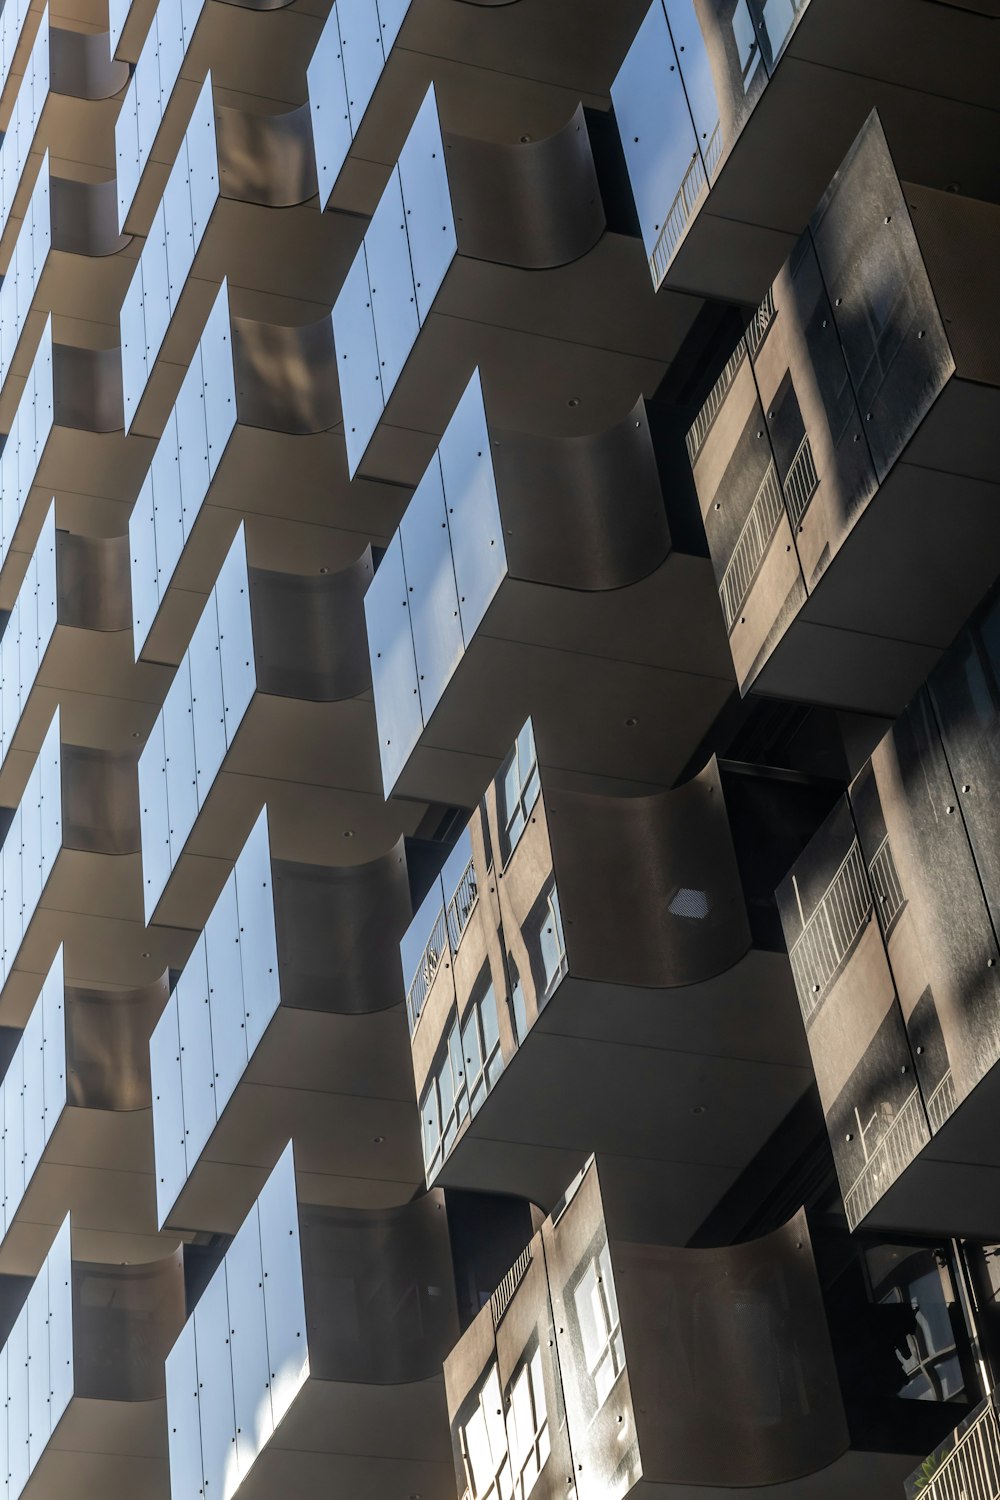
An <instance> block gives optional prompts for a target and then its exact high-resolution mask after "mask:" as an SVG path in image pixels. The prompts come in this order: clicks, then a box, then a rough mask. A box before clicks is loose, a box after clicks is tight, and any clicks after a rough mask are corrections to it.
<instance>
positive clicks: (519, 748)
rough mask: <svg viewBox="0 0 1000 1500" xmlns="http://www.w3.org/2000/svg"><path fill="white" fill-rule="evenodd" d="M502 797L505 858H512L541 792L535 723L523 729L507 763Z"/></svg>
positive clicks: (503, 770)
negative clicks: (511, 855) (533, 725)
mask: <svg viewBox="0 0 1000 1500" xmlns="http://www.w3.org/2000/svg"><path fill="white" fill-rule="evenodd" d="M498 780H499V784H500V796H499V799H498V801H499V803H500V805H499V807H498V809H497V813H498V817H499V821H500V830H501V843H502V844H503V851H504V858H505V859H509V858H510V854H511V851H512V849H513V848H514V847H515V845H516V844H517V841H518V839H519V838H520V837H521V834H522V832H523V830H524V826H525V824H526V823H527V821H528V814H529V812H530V811H531V809H532V807H533V806H534V803H535V799H536V798H537V796H538V792H539V781H538V760H537V756H536V754H535V734H534V730H533V729H532V727H531V720H530V719H529V720H528V722H527V724H525V726H524V728H523V729H522V730H521V733H520V734H519V735H518V737H517V742H516V744H515V745H514V748H513V750H512V751H511V752H510V754H509V755H508V757H507V759H506V760H505V761H504V763H503V766H502V767H501V769H500V775H499V778H498Z"/></svg>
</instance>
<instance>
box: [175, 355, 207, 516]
mask: <svg viewBox="0 0 1000 1500" xmlns="http://www.w3.org/2000/svg"><path fill="white" fill-rule="evenodd" d="M174 412H175V414H176V417H177V442H178V447H179V450H180V462H179V470H180V486H181V497H182V503H183V506H184V535H185V536H188V535H189V534H190V531H191V528H192V526H193V525H194V520H195V517H196V516H197V514H198V511H199V510H200V509H201V506H202V503H203V501H204V499H205V492H206V491H207V489H208V486H209V482H210V479H211V470H210V467H209V462H208V417H207V413H206V411H205V385H204V381H203V378H202V368H201V351H200V349H199V350H195V353H194V357H193V359H192V360H191V364H190V367H189V369H188V372H187V374H186V375H185V376H184V379H183V381H182V382H181V388H180V390H179V391H178V393H177V401H176V404H175V406H174Z"/></svg>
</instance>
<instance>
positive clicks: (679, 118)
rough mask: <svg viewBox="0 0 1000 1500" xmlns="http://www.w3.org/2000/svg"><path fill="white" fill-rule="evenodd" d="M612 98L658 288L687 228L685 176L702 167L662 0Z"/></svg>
mask: <svg viewBox="0 0 1000 1500" xmlns="http://www.w3.org/2000/svg"><path fill="white" fill-rule="evenodd" d="M611 102H612V104H613V105H614V110H615V118H616V120H617V122H618V129H619V132H620V134H621V141H622V149H623V150H624V153H625V164H626V167H627V169H628V175H629V181H630V182H631V184H632V196H633V197H634V199H635V207H636V212H637V214H638V216H639V224H640V227H641V229H642V242H643V244H644V245H645V247H646V255H647V256H648V258H649V263H650V267H651V270H652V275H653V284H654V286H659V284H660V282H661V281H662V279H663V276H664V273H665V272H666V269H667V266H668V265H669V264H670V261H671V259H672V258H673V254H674V251H675V250H676V248H677V245H678V244H679V243H680V239H681V236H682V235H683V232H684V229H685V228H686V227H687V214H686V212H685V208H686V202H687V200H686V199H685V197H684V195H683V193H682V188H683V185H684V182H685V178H687V177H688V174H689V173H692V179H691V185H692V187H693V186H694V182H693V176H694V175H695V174H697V170H698V167H699V166H700V165H701V157H700V154H699V151H698V142H697V136H696V134H695V128H694V124H693V122H692V119H691V110H690V108H689V106H688V100H687V95H686V93H685V90H684V84H683V81H682V79H681V74H680V69H679V68H678V66H677V55H676V53H675V51H674V44H673V41H672V40H671V36H670V29H669V27H668V26H667V18H666V14H665V12H664V9H663V0H653V3H652V5H651V6H650V7H649V10H648V12H647V13H646V18H645V20H644V21H643V23H642V25H641V26H640V27H639V30H638V31H637V32H636V36H635V41H634V42H633V43H632V46H631V47H630V48H629V51H628V55H627V56H626V58H625V61H624V62H623V63H622V65H621V68H620V69H619V71H618V76H617V77H616V78H615V81H614V83H613V84H612V85H611ZM702 186H704V180H703V179H702Z"/></svg>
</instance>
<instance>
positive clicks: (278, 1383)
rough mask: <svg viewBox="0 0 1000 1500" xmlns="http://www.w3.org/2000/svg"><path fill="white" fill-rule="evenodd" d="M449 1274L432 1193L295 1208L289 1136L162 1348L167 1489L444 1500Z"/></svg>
mask: <svg viewBox="0 0 1000 1500" xmlns="http://www.w3.org/2000/svg"><path fill="white" fill-rule="evenodd" d="M376 1267H377V1270H376ZM454 1277H455V1273H454V1271H453V1269H452V1252H451V1247H450V1245H449V1237H448V1219H447V1214H446V1212H445V1204H444V1199H443V1195H440V1194H429V1195H427V1196H425V1197H421V1198H417V1199H415V1200H414V1201H413V1202H411V1203H408V1204H406V1205H405V1206H404V1207H402V1208H398V1209H393V1210H383V1211H379V1210H374V1211H364V1210H351V1209H342V1208H324V1207H316V1206H312V1205H309V1204H306V1203H303V1204H299V1203H297V1201H296V1195H295V1169H294V1164H293V1160H292V1148H291V1146H290V1145H289V1146H288V1147H287V1149H286V1150H285V1152H284V1154H283V1155H282V1157H281V1159H280V1161H279V1162H278V1164H277V1166H276V1167H275V1168H274V1170H273V1172H272V1173H271V1175H270V1177H269V1178H268V1180H267V1182H266V1184H265V1186H264V1188H263V1191H262V1192H261V1194H260V1197H259V1198H258V1200H257V1202H256V1204H255V1205H254V1207H253V1208H252V1210H251V1212H250V1215H249V1217H248V1218H247V1219H246V1220H245V1221H244V1223H243V1225H242V1227H241V1228H240V1229H239V1231H238V1233H237V1235H236V1237H235V1239H234V1240H233V1242H232V1245H231V1246H230V1248H229V1250H228V1252H227V1254H226V1257H225V1259H224V1261H223V1263H222V1264H221V1265H220V1266H219V1268H218V1270H217V1271H216V1273H215V1275H214V1277H213V1279H212V1280H211V1282H210V1283H209V1285H208V1287H207V1288H206V1290H205V1292H204V1293H203V1295H202V1297H201V1300H200V1301H199V1302H198V1304H197V1306H196V1308H195V1311H194V1315H193V1317H192V1318H190V1319H189V1320H188V1323H187V1325H186V1327H185V1328H184V1331H183V1333H182V1334H181V1336H180V1338H179V1339H178V1341H177V1343H176V1344H175V1345H174V1348H173V1349H172V1350H171V1352H170V1354H169V1355H168V1357H167V1365H166V1380H167V1405H168V1418H169V1427H170V1477H171V1489H172V1493H173V1495H174V1496H175V1497H176V1496H179V1495H187V1494H197V1493H198V1491H199V1490H201V1489H202V1488H203V1487H204V1490H205V1491H206V1492H207V1493H208V1494H218V1495H221V1496H223V1497H224V1500H229V1497H231V1496H232V1495H234V1494H236V1493H237V1492H238V1493H239V1494H240V1496H241V1497H246V1500H251V1497H254V1496H257V1495H271V1494H274V1493H275V1491H276V1490H278V1491H283V1490H288V1491H289V1492H292V1493H300V1494H311V1493H313V1492H314V1490H316V1487H317V1486H318V1487H319V1489H318V1490H316V1492H319V1491H322V1490H326V1489H328V1488H329V1486H330V1485H331V1484H333V1485H334V1486H336V1487H338V1488H339V1487H340V1486H341V1485H344V1486H349V1487H351V1488H354V1489H357V1488H363V1489H365V1490H366V1491H367V1490H369V1488H370V1489H371V1490H372V1491H373V1492H379V1491H381V1490H382V1489H383V1488H384V1487H385V1486H386V1485H389V1486H393V1487H394V1486H396V1485H399V1484H402V1485H404V1486H407V1485H408V1486H410V1487H411V1488H412V1486H413V1485H414V1484H417V1485H419V1486H420V1491H419V1492H420V1493H421V1494H426V1495H428V1496H433V1497H434V1500H444V1497H445V1496H446V1495H447V1494H448V1490H449V1486H450V1482H451V1466H450V1464H449V1462H448V1429H447V1417H446V1414H445V1407H444V1393H443V1389H442V1382H441V1375H440V1369H441V1362H442V1360H443V1358H444V1355H445V1352H446V1350H447V1349H448V1348H449V1347H450V1346H451V1344H452V1343H453V1342H454V1339H455V1337H456V1335H457V1330H458V1319H457V1315H456V1304H455V1292H454ZM279 1424H280V1425H279Z"/></svg>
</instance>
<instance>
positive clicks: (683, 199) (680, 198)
mask: <svg viewBox="0 0 1000 1500" xmlns="http://www.w3.org/2000/svg"><path fill="white" fill-rule="evenodd" d="M721 153H722V136H721V134H720V131H719V127H718V125H716V127H715V129H714V130H713V131H712V135H711V138H710V139H709V142H708V145H707V146H706V148H705V154H704V156H702V154H701V152H700V151H696V152H695V153H694V155H693V156H692V158H691V163H690V165H689V167H688V169H687V171H686V172H685V173H684V177H683V179H682V180H681V185H680V187H679V188H678V189H677V195H676V197H675V198H674V201H673V203H671V205H670V209H669V211H668V213H667V217H666V219H665V220H664V223H663V228H662V229H661V230H660V237H659V239H658V240H657V241H656V244H655V245H654V246H653V253H652V255H651V256H650V257H649V259H650V265H651V268H652V272H653V282H654V284H655V285H656V286H659V284H660V282H661V281H662V280H663V278H664V276H665V275H666V274H667V267H668V266H669V265H670V262H671V261H672V260H673V258H674V251H675V250H676V249H677V246H678V245H679V244H680V242H681V240H682V239H683V237H684V231H685V229H687V227H688V223H689V221H690V218H691V215H692V214H693V213H694V207H695V204H696V203H697V202H698V199H699V198H700V197H701V190H702V188H704V187H707V186H708V176H707V174H706V170H705V166H706V163H708V171H709V172H711V171H712V169H713V167H715V166H716V165H717V163H718V160H719V157H720V155H721Z"/></svg>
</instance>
